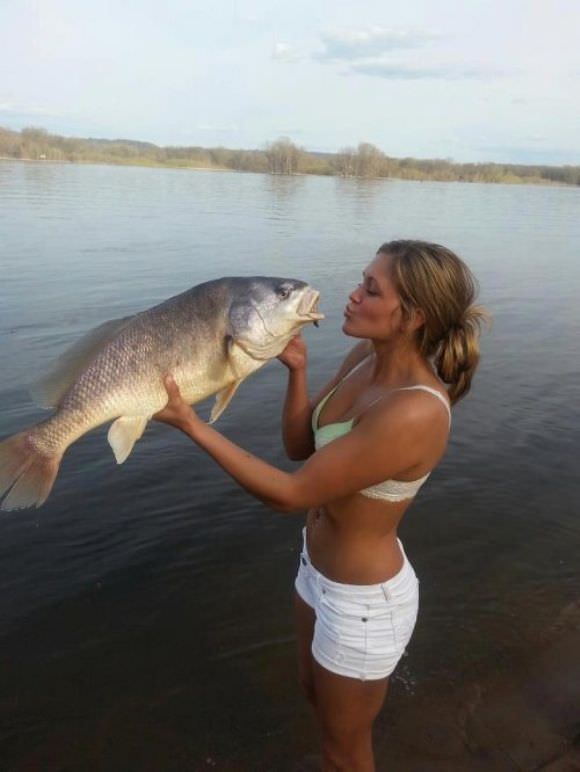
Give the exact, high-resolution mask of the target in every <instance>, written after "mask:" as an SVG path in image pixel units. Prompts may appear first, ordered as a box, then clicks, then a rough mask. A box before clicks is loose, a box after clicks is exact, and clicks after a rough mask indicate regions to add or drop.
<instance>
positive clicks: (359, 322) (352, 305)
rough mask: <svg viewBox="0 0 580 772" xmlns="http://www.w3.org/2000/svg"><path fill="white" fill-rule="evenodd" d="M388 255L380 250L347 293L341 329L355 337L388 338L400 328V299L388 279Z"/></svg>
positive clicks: (389, 260)
mask: <svg viewBox="0 0 580 772" xmlns="http://www.w3.org/2000/svg"><path fill="white" fill-rule="evenodd" d="M390 263H391V257H390V256H389V255H383V254H381V253H380V252H379V253H378V254H377V255H376V257H375V259H374V260H373V261H372V262H371V263H369V265H367V267H366V268H365V269H364V271H363V275H362V279H361V282H360V284H358V285H357V286H356V287H355V289H354V290H353V291H352V292H351V293H350V295H349V296H348V303H347V304H346V308H345V310H344V324H343V325H342V330H343V332H344V333H345V334H346V335H352V336H353V337H354V338H370V339H371V340H390V339H392V337H393V336H394V335H397V334H399V333H400V331H401V323H402V312H401V301H400V299H399V296H398V294H397V292H396V290H395V287H394V284H393V281H392V280H391V278H390V277H391V269H390Z"/></svg>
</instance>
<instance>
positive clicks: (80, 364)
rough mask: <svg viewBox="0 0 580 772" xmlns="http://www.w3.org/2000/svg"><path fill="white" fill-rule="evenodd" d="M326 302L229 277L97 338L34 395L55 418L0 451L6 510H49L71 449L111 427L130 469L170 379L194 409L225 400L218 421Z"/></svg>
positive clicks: (307, 291) (294, 285) (69, 356)
mask: <svg viewBox="0 0 580 772" xmlns="http://www.w3.org/2000/svg"><path fill="white" fill-rule="evenodd" d="M318 297H319V293H318V292H316V291H315V290H313V289H312V288H311V287H309V286H308V285H307V284H305V283H304V282H301V281H298V280H295V279H282V278H275V277H248V278H246V277H226V278H223V279H217V280H214V281H210V282H206V283H205V284H200V285H198V286H196V287H193V288H192V289H190V290H187V291H186V292H183V293H182V294H180V295H177V296H175V297H173V298H170V299H169V300H166V301H165V302H163V303H161V304H160V305H158V306H155V307H153V308H151V309H149V310H147V311H144V312H142V313H140V314H137V315H136V316H133V317H127V318H125V319H120V320H113V321H110V322H106V323H105V324H103V325H101V326H100V327H98V328H97V329H96V330H94V331H92V332H91V333H89V334H88V335H87V336H85V338H83V339H82V340H81V341H79V343H78V344H76V345H75V346H73V347H72V348H71V349H70V350H69V351H68V352H65V354H64V355H63V357H62V358H61V359H60V360H59V361H58V363H57V366H56V367H55V368H54V370H53V371H52V372H51V373H50V374H49V375H48V376H47V377H46V378H44V379H43V380H42V381H40V382H38V383H37V384H36V386H35V387H33V389H32V393H33V396H34V397H35V398H36V400H37V401H38V402H39V403H40V404H42V405H43V406H45V407H54V408H56V412H55V413H54V414H53V415H52V416H51V417H50V418H48V419H47V420H46V421H43V422H42V423H40V424H37V425H36V426H33V427H31V428H29V429H28V430H26V431H24V432H21V433H19V434H16V435H14V436H13V437H10V438H8V439H7V440H4V441H3V442H0V496H2V495H3V494H4V493H6V492H7V491H8V494H7V495H6V497H5V499H4V501H3V502H2V506H1V509H4V510H10V509H20V508H24V507H29V506H37V507H38V506H40V505H41V504H43V503H44V501H45V500H46V498H47V497H48V495H49V493H50V490H51V489H52V486H53V484H54V480H55V478H56V474H57V472H58V467H59V464H60V460H61V458H62V456H63V454H64V452H65V451H66V449H67V448H68V447H69V446H70V445H71V444H72V443H73V442H74V441H75V440H77V439H78V438H79V437H81V436H82V435H84V434H86V433H87V432H88V431H90V430H91V429H94V428H95V427H97V426H100V425H101V424H104V423H107V422H109V421H113V424H112V425H111V427H110V429H109V434H108V439H109V443H110V444H111V447H112V448H113V451H114V453H115V457H116V459H117V462H118V463H123V461H125V459H126V458H127V457H128V456H129V454H130V453H131V450H132V448H133V446H134V444H135V442H136V441H137V440H138V439H139V437H141V435H142V434H143V432H144V430H145V427H146V425H147V422H148V421H149V420H150V418H151V416H152V415H153V414H154V413H156V412H158V411H159V410H161V409H162V408H163V407H164V406H165V404H166V403H167V392H166V390H165V387H164V385H163V378H164V376H165V375H168V374H171V375H172V376H173V378H174V379H175V381H176V383H177V385H178V386H179V389H180V391H181V394H182V396H183V398H184V400H185V401H186V402H188V403H189V404H195V403H196V402H199V401H201V400H203V399H205V398H206V397H208V396H210V395H212V394H216V393H217V398H216V402H215V404H214V407H213V410H212V413H211V417H210V421H215V420H216V419H217V418H218V417H219V415H220V414H221V413H222V412H223V410H224V409H225V408H226V407H227V405H228V403H229V401H230V399H231V398H232V396H233V394H234V393H235V391H236V390H237V388H238V386H239V385H240V384H241V383H242V382H243V381H244V380H245V379H246V378H247V377H248V376H249V375H250V374H251V373H252V372H254V371H255V370H257V369H259V368H260V367H262V366H263V365H264V364H265V363H266V362H267V361H269V360H270V359H272V358H273V357H275V356H277V355H278V354H279V353H280V352H281V351H282V350H283V349H284V347H285V346H286V344H287V343H288V342H289V341H290V339H291V338H292V337H293V336H294V335H296V334H297V332H298V331H299V330H300V329H301V327H303V326H304V325H305V324H308V323H310V322H315V323H316V322H317V321H318V319H321V318H323V317H322V314H320V313H319V312H318V311H317V308H316V306H317V301H318Z"/></svg>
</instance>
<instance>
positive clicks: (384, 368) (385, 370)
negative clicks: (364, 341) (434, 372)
mask: <svg viewBox="0 0 580 772" xmlns="http://www.w3.org/2000/svg"><path fill="white" fill-rule="evenodd" d="M371 357H372V360H373V372H372V381H373V382H374V383H377V384H378V383H380V384H381V385H383V386H388V387H391V386H398V385H400V384H405V383H408V382H414V381H416V380H417V378H420V377H421V376H422V375H424V374H425V373H427V372H428V370H429V365H428V363H427V362H426V361H425V359H424V358H423V357H422V356H421V354H420V353H419V352H418V351H417V349H416V348H415V347H414V346H410V345H408V344H407V345H405V344H401V343H391V342H390V341H389V342H386V341H372V352H371Z"/></svg>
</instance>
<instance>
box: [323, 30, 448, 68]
mask: <svg viewBox="0 0 580 772" xmlns="http://www.w3.org/2000/svg"><path fill="white" fill-rule="evenodd" d="M440 37H441V36H440V35H439V34H438V33H434V32H424V31H421V30H395V29H387V28H385V27H368V28H367V29H352V30H342V31H335V32H327V33H325V34H323V35H322V43H323V45H324V51H322V52H321V53H318V54H316V55H315V57H314V58H316V59H334V60H342V61H344V60H347V61H352V60H356V59H361V58H367V57H372V56H379V55H381V54H385V53H387V52H389V51H396V50H400V49H407V48H417V47H418V46H423V45H425V44H428V43H432V42H433V41H436V40H439V39H440Z"/></svg>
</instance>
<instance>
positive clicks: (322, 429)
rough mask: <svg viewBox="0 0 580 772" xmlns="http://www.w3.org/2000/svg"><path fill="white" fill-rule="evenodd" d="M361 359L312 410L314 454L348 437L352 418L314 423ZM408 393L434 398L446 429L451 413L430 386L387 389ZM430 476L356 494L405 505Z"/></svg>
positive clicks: (377, 487)
mask: <svg viewBox="0 0 580 772" xmlns="http://www.w3.org/2000/svg"><path fill="white" fill-rule="evenodd" d="M366 358H367V357H365V359H366ZM365 359H363V360H362V361H361V362H359V364H358V365H356V367H354V368H353V369H352V370H351V371H350V372H348V373H347V374H346V375H345V376H344V378H342V379H341V380H340V381H339V382H338V383H337V384H336V386H335V387H334V388H333V389H332V390H331V391H330V392H329V393H328V394H327V395H326V396H325V397H324V398H323V399H321V400H320V402H319V403H318V405H317V406H316V407H315V409H314V410H313V412H312V430H313V432H314V447H315V448H316V450H319V449H320V448H322V447H324V446H325V445H328V443H329V442H332V440H335V439H337V438H338V437H342V436H343V435H345V434H348V432H349V431H350V430H351V429H352V427H353V424H354V422H355V420H356V417H355V418H351V419H350V420H348V421H336V422H334V423H331V424H326V425H325V426H319V425H318V419H319V417H320V412H321V411H322V408H323V407H324V405H325V404H326V402H327V401H328V400H329V399H330V397H331V396H332V395H333V394H334V392H335V391H336V389H337V388H338V387H339V386H340V384H341V383H342V382H343V381H344V380H345V378H347V377H348V376H349V375H351V374H352V373H353V372H354V371H355V370H357V369H358V368H359V367H360V365H361V364H362V363H363V362H364V361H365ZM412 390H420V391H426V392H428V393H429V394H432V395H433V396H434V397H436V398H437V399H438V400H440V402H441V403H442V404H443V405H444V406H445V409H446V410H447V412H448V414H449V426H451V410H450V408H449V404H448V403H447V400H446V399H445V397H444V396H443V394H441V392H439V391H437V389H433V388H432V387H431V386H425V385H424V384H422V383H418V384H416V385H415V386H402V387H400V388H398V389H391V390H390V392H389V393H391V392H393V391H412ZM384 396H386V395H384V394H383V395H382V396H380V397H378V398H377V399H375V400H374V401H373V402H371V403H370V405H368V406H367V408H366V409H367V410H368V408H369V407H371V405H374V404H375V403H376V402H378V401H379V400H381V399H383V397H384ZM430 474H431V472H427V474H426V475H424V477H421V478H419V479H418V480H385V481H384V482H382V483H378V484H377V485H372V486H371V487H370V488H364V489H363V490H362V491H360V493H361V494H362V495H363V496H366V497H367V498H369V499H381V500H383V501H405V499H412V498H413V496H415V495H416V494H417V491H418V490H419V488H420V487H421V486H422V485H423V483H424V482H425V481H426V480H427V478H428V477H429V475H430Z"/></svg>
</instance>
